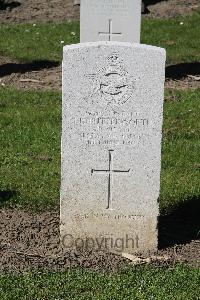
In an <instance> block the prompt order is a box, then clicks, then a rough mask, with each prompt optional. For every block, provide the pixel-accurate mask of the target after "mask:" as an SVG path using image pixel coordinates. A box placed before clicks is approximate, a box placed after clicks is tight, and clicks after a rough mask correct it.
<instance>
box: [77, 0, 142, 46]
mask: <svg viewBox="0 0 200 300" xmlns="http://www.w3.org/2000/svg"><path fill="white" fill-rule="evenodd" d="M140 23H141V0H101V1H100V0H81V17H80V24H81V25H80V41H81V43H85V42H97V41H119V42H130V43H133V42H135V43H139V42H140Z"/></svg>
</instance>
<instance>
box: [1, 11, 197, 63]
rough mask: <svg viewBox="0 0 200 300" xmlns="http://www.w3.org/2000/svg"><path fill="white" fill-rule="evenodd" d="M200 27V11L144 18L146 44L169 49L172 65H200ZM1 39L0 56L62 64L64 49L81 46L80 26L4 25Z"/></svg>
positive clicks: (143, 33) (143, 30) (169, 60)
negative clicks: (175, 16)
mask: <svg viewBox="0 0 200 300" xmlns="http://www.w3.org/2000/svg"><path fill="white" fill-rule="evenodd" d="M182 23H183V24H182ZM181 24H182V25H181ZM199 27H200V11H198V12H196V13H195V14H194V15H192V16H185V17H179V18H175V19H170V20H161V19H157V20H156V19H154V20H153V19H145V18H143V21H142V43H145V44H150V45H156V46H160V47H164V48H166V50H167V62H168V63H180V62H194V61H199V60H200V51H199V49H200V39H199V35H200V29H199ZM0 36H1V39H0V55H4V56H10V57H14V58H17V59H20V60H22V61H32V60H54V61H61V57H62V47H63V45H64V44H72V43H78V42H79V23H78V22H72V23H61V24H56V23H50V24H36V26H33V25H32V24H22V25H0ZM22 41H23V42H22ZM62 41H64V44H62V43H61V42H62Z"/></svg>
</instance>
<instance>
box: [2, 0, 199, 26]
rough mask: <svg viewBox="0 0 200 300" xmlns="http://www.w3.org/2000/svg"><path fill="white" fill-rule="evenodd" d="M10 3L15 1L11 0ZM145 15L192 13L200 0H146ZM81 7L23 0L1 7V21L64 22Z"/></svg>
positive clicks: (69, 1) (65, 1)
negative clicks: (19, 3)
mask: <svg viewBox="0 0 200 300" xmlns="http://www.w3.org/2000/svg"><path fill="white" fill-rule="evenodd" d="M18 1H19V2H20V0H15V3H16V2H18ZM8 2H9V3H12V2H14V1H11V0H9V1H8ZM144 2H145V3H147V7H146V9H145V15H146V16H148V17H150V18H173V17H175V16H183V15H188V14H192V13H193V12H194V11H195V10H197V9H198V8H199V7H200V3H199V0H190V1H188V0H168V1H161V0H146V1H144ZM79 15H80V12H79V7H78V6H73V0H21V5H19V6H17V5H14V6H13V5H7V6H4V7H1V8H0V22H1V23H33V22H62V21H66V20H73V19H79Z"/></svg>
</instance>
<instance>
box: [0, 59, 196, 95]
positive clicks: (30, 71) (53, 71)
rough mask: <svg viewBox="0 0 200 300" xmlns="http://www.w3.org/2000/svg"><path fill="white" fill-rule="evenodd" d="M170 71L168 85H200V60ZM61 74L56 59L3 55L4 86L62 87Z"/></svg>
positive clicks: (0, 69) (184, 87)
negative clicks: (26, 60)
mask: <svg viewBox="0 0 200 300" xmlns="http://www.w3.org/2000/svg"><path fill="white" fill-rule="evenodd" d="M185 65H187V67H185ZM194 65H195V67H194ZM166 74H167V78H166V82H165V87H166V88H169V89H179V90H187V89H198V88H200V63H192V64H180V65H175V66H168V67H167V68H166ZM61 77H62V73H61V66H60V65H59V64H58V63H56V62H49V61H42V62H35V63H34V62H33V63H19V62H18V61H17V60H14V59H10V58H5V57H0V85H1V86H11V87H15V88H18V89H24V90H49V89H51V90H52V89H53V90H61Z"/></svg>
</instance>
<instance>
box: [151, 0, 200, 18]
mask: <svg viewBox="0 0 200 300" xmlns="http://www.w3.org/2000/svg"><path fill="white" fill-rule="evenodd" d="M146 2H149V3H154V4H153V5H148V6H147V10H149V13H147V16H149V17H150V18H174V17H177V16H184V15H191V14H192V13H193V12H194V11H195V10H197V9H199V8H200V2H199V0H168V1H159V0H147V1H146Z"/></svg>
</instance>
